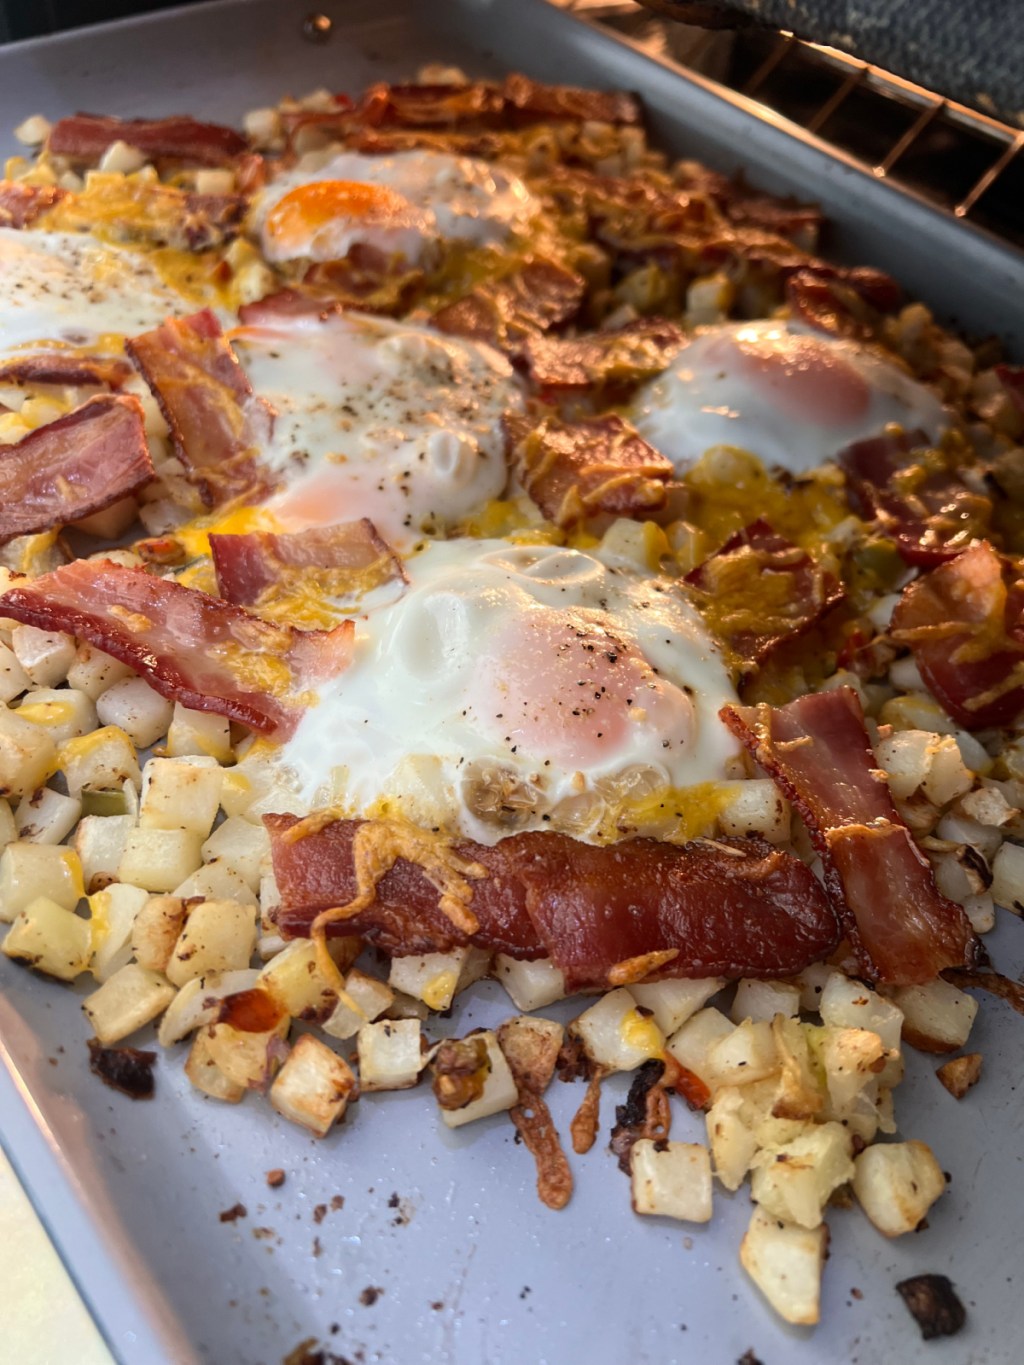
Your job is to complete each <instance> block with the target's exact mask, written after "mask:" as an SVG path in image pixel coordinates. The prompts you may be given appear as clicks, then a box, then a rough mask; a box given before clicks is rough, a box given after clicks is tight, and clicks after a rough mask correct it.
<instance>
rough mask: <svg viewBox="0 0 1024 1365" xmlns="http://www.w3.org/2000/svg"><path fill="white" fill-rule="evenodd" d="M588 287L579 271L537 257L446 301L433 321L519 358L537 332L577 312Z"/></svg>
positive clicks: (537, 334)
mask: <svg viewBox="0 0 1024 1365" xmlns="http://www.w3.org/2000/svg"><path fill="white" fill-rule="evenodd" d="M585 292H586V284H585V282H584V280H583V278H582V277H581V276H580V275H577V274H576V273H575V272H574V271H572V270H566V269H565V267H564V266H560V265H556V264H555V262H554V261H548V260H545V259H544V258H543V257H539V256H538V257H534V259H533V260H529V261H526V262H525V263H524V264H523V265H522V266H521V267H520V268H519V269H518V270H516V271H515V272H514V273H512V274H511V275H506V276H504V278H502V279H500V280H491V281H488V282H487V283H486V284H482V285H480V286H479V287H478V288H476V289H474V290H473V291H472V293H470V294H467V295H466V296H465V298H461V299H458V300H456V302H455V303H449V304H447V305H446V306H445V307H444V308H442V309H440V310H439V311H438V312H437V313H435V314H434V316H433V317H432V318H431V322H432V323H433V325H434V326H435V327H436V328H437V329H438V330H439V331H441V332H448V333H453V334H455V335H456V336H464V337H469V338H470V339H471V340H473V341H484V342H487V343H488V344H489V345H491V346H496V347H497V348H498V350H500V351H504V352H505V354H506V355H509V356H512V357H513V358H516V359H518V358H519V357H520V356H522V355H523V354H524V352H525V351H526V350H527V349H528V347H529V344H530V342H531V340H532V339H533V338H534V337H537V336H539V335H540V334H541V333H543V332H546V331H547V330H548V329H549V328H551V327H557V326H559V325H560V324H561V323H564V322H568V321H569V320H570V319H571V318H573V317H575V315H576V314H577V313H578V312H579V308H580V304H581V303H582V302H583V295H584V293H585Z"/></svg>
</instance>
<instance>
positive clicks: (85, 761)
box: [57, 725, 142, 796]
mask: <svg viewBox="0 0 1024 1365" xmlns="http://www.w3.org/2000/svg"><path fill="white" fill-rule="evenodd" d="M57 763H58V764H59V766H60V769H61V771H62V772H63V774H64V777H65V780H66V781H67V784H68V791H69V792H70V793H71V795H72V796H78V795H79V794H80V793H81V792H82V791H83V789H84V788H86V787H88V788H90V789H91V790H93V791H109V790H112V789H113V788H115V787H120V786H121V784H122V783H123V782H125V781H130V782H132V783H133V784H134V785H135V786H136V787H138V786H139V785H140V783H141V782H142V774H141V772H140V771H139V758H138V755H137V754H136V752H135V746H134V744H132V742H131V740H130V739H129V738H128V736H127V735H126V734H125V732H124V731H123V730H121V729H119V728H118V727H117V726H116V725H105V726H103V727H102V728H101V729H99V730H93V732H92V733H91V734H88V735H80V736H78V738H76V739H69V740H68V741H67V743H65V744H62V745H61V746H60V749H59V750H58V753H57Z"/></svg>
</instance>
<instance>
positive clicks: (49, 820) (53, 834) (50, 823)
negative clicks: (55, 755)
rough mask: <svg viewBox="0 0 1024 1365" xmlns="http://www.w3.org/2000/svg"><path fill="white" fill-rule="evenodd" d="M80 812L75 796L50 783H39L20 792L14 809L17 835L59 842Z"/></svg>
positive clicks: (47, 841) (22, 837) (37, 840)
mask: <svg viewBox="0 0 1024 1365" xmlns="http://www.w3.org/2000/svg"><path fill="white" fill-rule="evenodd" d="M81 814H82V803H81V801H79V799H78V798H77V797H76V796H65V795H64V794H63V792H58V791H54V790H53V788H52V787H39V788H37V790H36V791H34V792H33V793H32V794H31V796H23V797H22V798H21V800H20V801H19V802H18V809H17V810H16V811H15V813H14V824H15V828H16V830H17V833H18V837H19V839H27V840H28V841H29V843H32V844H59V843H61V842H63V840H64V839H66V838H67V836H68V835H69V834H70V833H71V831H72V830H73V829H74V827H75V825H76V824H77V823H78V818H79V816H80V815H81Z"/></svg>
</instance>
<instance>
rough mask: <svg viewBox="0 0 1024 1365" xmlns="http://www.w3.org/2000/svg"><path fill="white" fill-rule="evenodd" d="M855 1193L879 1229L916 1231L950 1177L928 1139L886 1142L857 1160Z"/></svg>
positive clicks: (887, 1232)
mask: <svg viewBox="0 0 1024 1365" xmlns="http://www.w3.org/2000/svg"><path fill="white" fill-rule="evenodd" d="M853 1166H854V1174H853V1192H854V1194H855V1195H856V1196H857V1198H858V1200H859V1201H860V1204H861V1207H862V1208H863V1210H864V1212H865V1213H866V1214H867V1216H868V1217H869V1218H870V1219H871V1221H872V1223H874V1225H875V1227H876V1228H877V1229H878V1231H879V1232H881V1233H884V1234H885V1236H886V1237H899V1236H901V1235H902V1234H903V1233H905V1232H913V1231H914V1229H915V1228H916V1227H917V1226H918V1224H919V1223H920V1222H921V1219H922V1218H924V1217H925V1215H926V1214H927V1212H928V1210H929V1209H930V1208H931V1206H932V1205H933V1204H934V1203H935V1201H936V1199H938V1197H939V1195H940V1194H942V1193H943V1192H944V1190H945V1188H946V1177H945V1176H944V1175H943V1173H942V1168H941V1167H940V1166H939V1163H938V1162H937V1161H936V1160H935V1156H934V1154H933V1152H932V1149H931V1148H930V1147H929V1146H928V1145H927V1144H926V1143H924V1142H916V1141H910V1142H886V1143H877V1144H875V1146H873V1147H868V1148H866V1149H865V1150H864V1151H863V1152H861V1154H860V1156H858V1157H857V1159H856V1160H855V1161H854V1163H853Z"/></svg>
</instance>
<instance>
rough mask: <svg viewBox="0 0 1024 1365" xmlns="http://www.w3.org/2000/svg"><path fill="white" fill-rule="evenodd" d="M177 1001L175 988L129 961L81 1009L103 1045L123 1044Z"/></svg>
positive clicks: (90, 996)
mask: <svg viewBox="0 0 1024 1365" xmlns="http://www.w3.org/2000/svg"><path fill="white" fill-rule="evenodd" d="M173 999H174V987H173V986H172V985H171V983H170V982H169V981H168V980H167V978H166V977H163V976H161V975H160V973H159V972H151V971H148V970H147V968H145V967H140V966H139V965H138V963H136V962H129V963H128V964H127V965H126V966H124V967H122V968H120V970H119V971H116V972H115V973H114V974H113V976H111V977H109V978H108V979H107V980H106V981H104V983H103V985H102V986H100V987H99V989H98V990H95V991H93V993H92V995H89V996H86V998H85V1000H84V1001H83V1003H82V1008H83V1009H84V1010H85V1013H86V1015H87V1016H88V1019H89V1023H90V1024H91V1025H92V1027H93V1032H94V1033H95V1034H96V1037H97V1038H98V1039H99V1040H100V1042H101V1043H103V1044H104V1045H109V1044H111V1043H117V1042H120V1040H121V1039H122V1038H127V1037H128V1036H129V1035H130V1034H132V1033H135V1032H136V1030H137V1029H140V1028H143V1027H144V1026H145V1025H146V1024H148V1023H150V1022H151V1021H152V1020H153V1019H155V1018H156V1017H157V1015H158V1014H161V1013H162V1012H163V1011H164V1010H165V1009H166V1008H167V1006H168V1005H169V1004H170V1003H171V1001H172V1000H173Z"/></svg>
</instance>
